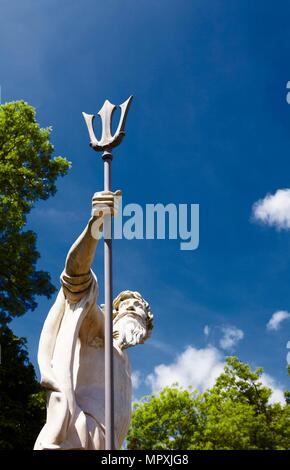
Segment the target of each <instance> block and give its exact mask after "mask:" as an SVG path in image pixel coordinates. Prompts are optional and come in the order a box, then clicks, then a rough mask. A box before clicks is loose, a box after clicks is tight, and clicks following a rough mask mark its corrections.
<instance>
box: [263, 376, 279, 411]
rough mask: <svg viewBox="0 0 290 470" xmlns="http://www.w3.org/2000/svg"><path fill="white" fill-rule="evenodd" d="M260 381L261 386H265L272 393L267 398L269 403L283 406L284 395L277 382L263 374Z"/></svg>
mask: <svg viewBox="0 0 290 470" xmlns="http://www.w3.org/2000/svg"><path fill="white" fill-rule="evenodd" d="M260 381H261V382H262V384H263V385H265V387H269V388H271V389H272V391H273V393H272V395H271V396H270V398H269V402H270V403H276V402H280V403H282V404H283V405H284V404H285V398H284V393H283V390H282V389H281V388H280V387H281V385H280V384H278V382H277V381H276V380H275V379H274V378H273V377H271V375H269V374H265V372H264V373H263V374H262V375H261V379H260Z"/></svg>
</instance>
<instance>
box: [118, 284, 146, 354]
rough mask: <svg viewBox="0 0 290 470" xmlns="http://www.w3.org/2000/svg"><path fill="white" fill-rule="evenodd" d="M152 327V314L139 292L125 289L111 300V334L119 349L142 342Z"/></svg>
mask: <svg viewBox="0 0 290 470" xmlns="http://www.w3.org/2000/svg"><path fill="white" fill-rule="evenodd" d="M152 329H153V314H152V312H151V310H150V307H149V304H148V302H146V300H145V299H144V298H143V297H142V296H141V295H140V294H139V292H133V291H130V290H125V291H123V292H121V293H120V294H119V295H118V296H117V297H116V298H115V300H114V302H113V335H114V338H115V340H116V341H117V343H118V345H119V347H120V348H121V349H125V348H129V347H130V346H135V345H136V344H140V343H144V341H145V340H146V339H147V338H149V336H150V334H151V331H152Z"/></svg>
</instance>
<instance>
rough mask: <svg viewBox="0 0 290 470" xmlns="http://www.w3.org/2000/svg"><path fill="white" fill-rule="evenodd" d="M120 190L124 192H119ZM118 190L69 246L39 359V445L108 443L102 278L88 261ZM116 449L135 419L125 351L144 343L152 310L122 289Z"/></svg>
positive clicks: (96, 206) (117, 316)
mask: <svg viewBox="0 0 290 470" xmlns="http://www.w3.org/2000/svg"><path fill="white" fill-rule="evenodd" d="M118 194H119V193H118ZM116 195H117V192H116V193H112V192H105V191H103V192H99V193H96V194H95V195H94V197H93V211H92V214H93V216H92V217H91V218H90V220H89V222H88V225H87V226H86V228H85V230H84V231H83V233H82V234H81V235H80V236H79V238H78V239H77V240H76V242H75V243H74V244H73V246H72V247H71V249H70V250H69V253H68V256H67V259H66V264H65V269H64V271H63V273H62V274H61V284H62V287H61V289H60V291H59V293H58V296H57V299H56V301H55V303H54V305H53V306H52V308H51V310H50V312H49V314H48V316H47V318H46V320H45V323H44V326H43V329H42V333H41V337H40V342H39V351H38V363H39V367H40V372H41V384H42V385H43V386H44V387H45V388H46V389H47V418H46V423H45V425H44V427H43V428H42V430H41V432H40V434H39V436H38V438H37V440H36V443H35V446H34V449H35V450H45V449H51V450H66V449H67V450H71V449H83V450H99V449H104V448H105V385H104V313H103V311H102V308H100V307H99V306H98V305H97V303H96V301H97V298H98V281H97V278H96V276H95V274H94V273H93V271H92V269H91V266H92V263H93V259H94V256H95V251H96V247H97V244H98V240H97V239H96V238H94V237H93V236H92V226H93V224H94V223H95V222H97V224H98V226H99V227H101V228H102V221H103V217H104V213H106V211H105V210H104V207H106V208H108V207H109V209H108V210H109V211H110V212H111V213H112V214H114V213H116V199H117V197H116ZM113 309H114V310H113V318H114V320H113V337H114V404H115V430H114V431H115V432H114V435H115V447H116V449H118V448H120V446H121V445H122V442H123V440H124V438H125V437H126V434H127V431H128V428H129V425H130V418H131V367H130V363H129V359H128V355H127V352H126V348H128V347H131V346H135V345H136V344H140V343H143V342H144V341H145V340H146V339H147V338H148V337H149V335H150V333H151V330H152V321H153V315H152V313H151V311H150V308H149V305H148V303H147V302H146V301H145V300H144V299H143V297H142V296H141V295H140V294H139V293H138V292H132V291H124V292H121V293H120V294H119V295H118V296H117V297H116V299H115V300H114V302H113Z"/></svg>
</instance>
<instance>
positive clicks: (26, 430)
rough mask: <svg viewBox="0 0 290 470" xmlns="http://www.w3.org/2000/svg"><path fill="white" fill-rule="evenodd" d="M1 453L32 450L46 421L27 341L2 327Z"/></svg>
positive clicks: (42, 398) (0, 369)
mask: <svg viewBox="0 0 290 470" xmlns="http://www.w3.org/2000/svg"><path fill="white" fill-rule="evenodd" d="M0 335H1V365H0V404H1V406H0V450H31V449H32V448H33V444H34V442H35V440H36V437H37V435H38V433H39V431H40V429H41V427H42V425H43V423H44V421H45V402H46V400H45V394H44V392H43V391H42V390H41V388H40V385H39V383H38V382H37V380H36V377H35V372H34V368H33V365H32V364H31V363H30V362H29V359H28V354H27V350H26V341H25V339H24V338H18V337H16V336H14V335H13V333H12V331H11V330H10V328H9V327H8V326H7V325H3V326H0Z"/></svg>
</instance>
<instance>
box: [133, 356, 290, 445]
mask: <svg viewBox="0 0 290 470" xmlns="http://www.w3.org/2000/svg"><path fill="white" fill-rule="evenodd" d="M261 374H262V369H257V370H256V371H252V370H251V368H250V367H249V366H248V365H247V364H244V363H242V362H240V361H239V360H238V359H237V358H235V357H229V358H227V364H226V366H225V368H224V372H223V373H222V374H221V375H220V376H219V377H218V378H217V380H216V382H215V384H214V386H213V387H212V388H210V389H209V390H207V391H206V392H204V393H201V394H198V393H197V392H193V391H190V390H182V389H180V388H178V387H177V386H175V387H172V388H169V387H167V388H165V389H163V390H162V391H161V393H160V395H158V396H149V397H145V399H143V400H142V401H141V402H139V403H137V404H135V408H134V412H133V417H132V424H131V428H130V430H129V433H128V437H127V446H128V449H146V450H149V449H154V450H155V449H156V450H157V449H179V450H188V449H199V450H221V449H225V450H240V449H263V450H268V449H269V450H280V449H281V450H283V449H289V448H290V406H289V405H287V404H286V403H285V405H282V404H280V403H274V404H271V403H270V402H269V398H270V396H271V394H272V391H271V389H269V388H267V387H265V386H263V385H262V383H261V380H260V379H261Z"/></svg>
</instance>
